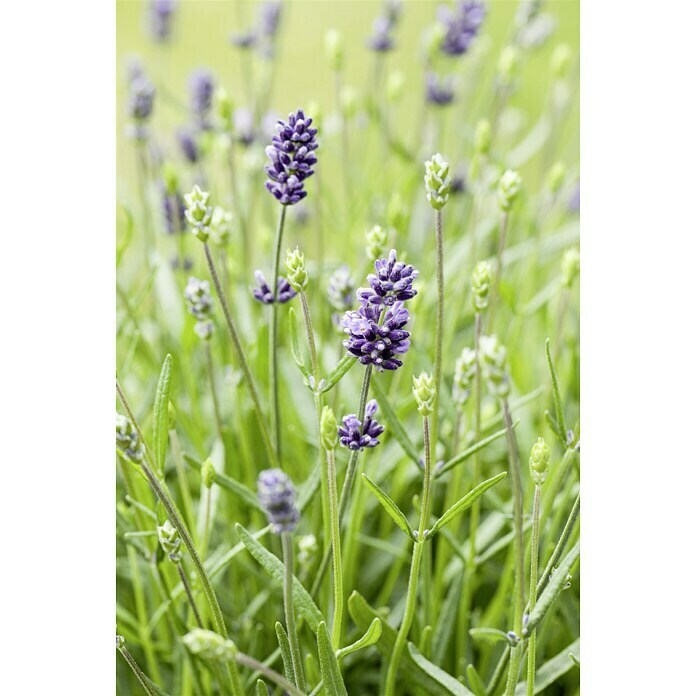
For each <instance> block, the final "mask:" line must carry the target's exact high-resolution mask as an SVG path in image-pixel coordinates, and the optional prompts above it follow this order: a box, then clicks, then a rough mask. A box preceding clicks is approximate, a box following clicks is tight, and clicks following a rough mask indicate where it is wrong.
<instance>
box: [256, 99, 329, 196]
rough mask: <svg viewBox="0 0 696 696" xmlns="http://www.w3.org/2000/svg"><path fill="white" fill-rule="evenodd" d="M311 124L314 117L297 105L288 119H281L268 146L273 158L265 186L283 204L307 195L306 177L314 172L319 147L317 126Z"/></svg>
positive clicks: (268, 168)
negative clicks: (306, 114) (306, 113)
mask: <svg viewBox="0 0 696 696" xmlns="http://www.w3.org/2000/svg"><path fill="white" fill-rule="evenodd" d="M311 125H312V119H311V118H307V117H306V116H305V114H304V111H302V109H298V110H297V111H296V112H295V113H294V114H290V115H289V116H288V121H287V123H286V122H284V121H278V124H277V125H276V131H277V132H276V135H274V136H273V141H272V143H271V145H269V146H268V147H267V148H266V155H267V157H268V159H269V160H270V164H268V165H266V173H267V174H268V180H267V181H266V188H267V189H268V190H269V191H270V192H271V193H272V194H273V196H275V198H276V200H278V201H279V202H280V203H281V204H282V205H294V204H295V203H297V202H299V201H301V200H302V199H303V198H304V197H305V196H306V195H307V192H306V191H305V190H304V180H305V179H307V178H308V177H310V176H312V174H314V170H313V169H312V167H313V166H314V165H315V164H316V163H317V157H316V155H315V154H314V150H316V149H317V147H318V144H317V141H316V134H317V129H316V128H312V127H311Z"/></svg>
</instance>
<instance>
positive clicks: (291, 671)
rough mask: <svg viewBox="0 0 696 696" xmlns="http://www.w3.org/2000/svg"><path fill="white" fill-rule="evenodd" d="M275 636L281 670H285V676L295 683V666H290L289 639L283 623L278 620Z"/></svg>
mask: <svg viewBox="0 0 696 696" xmlns="http://www.w3.org/2000/svg"><path fill="white" fill-rule="evenodd" d="M275 630H276V636H278V645H279V647H280V657H281V659H282V660H283V672H285V678H286V679H287V680H288V681H289V682H290V683H291V684H294V683H295V668H294V667H293V666H292V655H291V653H290V640H289V639H288V634H287V633H286V632H285V628H283V624H282V623H280V621H276V625H275Z"/></svg>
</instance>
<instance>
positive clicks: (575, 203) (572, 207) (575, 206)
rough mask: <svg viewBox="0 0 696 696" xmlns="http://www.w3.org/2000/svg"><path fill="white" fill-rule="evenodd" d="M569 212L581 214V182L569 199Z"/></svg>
mask: <svg viewBox="0 0 696 696" xmlns="http://www.w3.org/2000/svg"><path fill="white" fill-rule="evenodd" d="M568 212H569V213H579V212H580V182H579V181H578V183H577V184H576V185H575V187H574V188H573V190H572V192H571V194H570V198H568Z"/></svg>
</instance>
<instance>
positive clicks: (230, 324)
mask: <svg viewBox="0 0 696 696" xmlns="http://www.w3.org/2000/svg"><path fill="white" fill-rule="evenodd" d="M204 247H205V257H206V260H207V261H208V269H209V270H210V276H211V278H212V279H213V285H214V286H215V292H217V296H218V299H219V300H220V305H221V306H222V312H223V314H224V315H225V321H226V322H227V329H228V331H229V333H230V338H231V339H232V345H233V347H234V350H235V353H236V357H237V360H238V362H239V366H240V367H241V368H242V373H243V375H244V379H245V380H246V383H247V387H248V388H249V393H250V395H251V400H252V402H253V405H254V410H255V412H256V419H257V420H258V423H259V428H260V430H261V437H262V439H263V444H264V446H265V447H266V451H267V453H268V458H269V459H270V461H271V463H272V464H273V466H278V457H277V455H276V451H275V449H273V445H272V444H271V436H270V434H269V432H268V426H267V425H266V420H265V419H264V417H263V410H262V409H261V401H260V400H259V393H258V391H257V389H256V383H255V382H254V376H253V375H252V374H251V370H250V369H249V363H248V362H247V359H246V356H245V355H244V348H243V347H242V342H241V341H240V339H239V334H238V333H237V327H236V326H235V323H234V320H233V319H232V314H231V313H230V308H229V306H228V304H227V300H226V299H225V293H224V291H223V289H222V285H221V284H220V276H219V275H218V272H217V270H216V268H215V262H214V261H213V255H212V254H211V252H210V246H209V245H208V243H207V242H206V243H205V244H204Z"/></svg>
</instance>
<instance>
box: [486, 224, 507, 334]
mask: <svg viewBox="0 0 696 696" xmlns="http://www.w3.org/2000/svg"><path fill="white" fill-rule="evenodd" d="M507 228H508V214H507V213H501V215H500V226H499V232H498V252H497V254H496V261H495V279H494V281H493V288H492V291H491V298H490V301H489V310H488V330H489V332H490V331H492V330H493V319H494V315H495V307H496V303H497V300H498V295H499V290H500V280H501V278H502V276H503V251H505V240H506V237H507Z"/></svg>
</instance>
